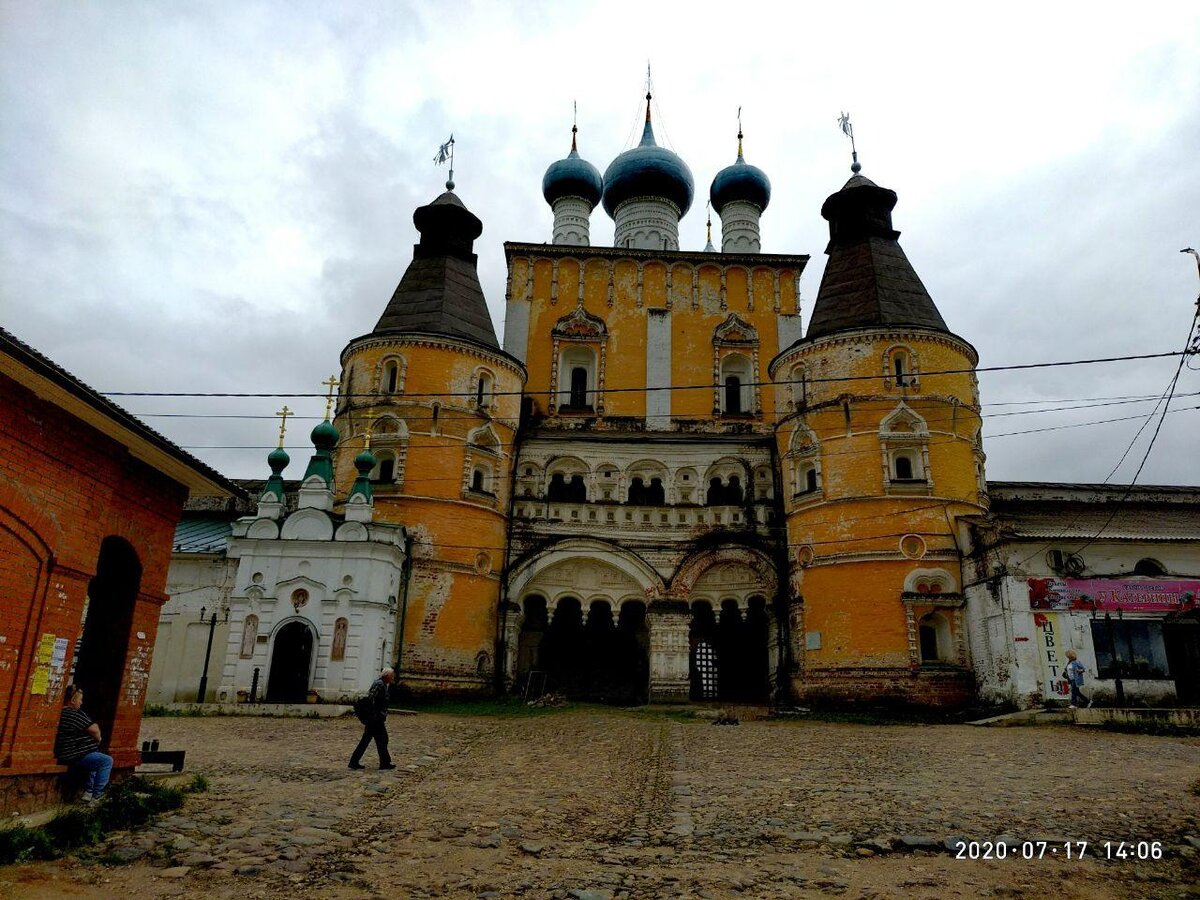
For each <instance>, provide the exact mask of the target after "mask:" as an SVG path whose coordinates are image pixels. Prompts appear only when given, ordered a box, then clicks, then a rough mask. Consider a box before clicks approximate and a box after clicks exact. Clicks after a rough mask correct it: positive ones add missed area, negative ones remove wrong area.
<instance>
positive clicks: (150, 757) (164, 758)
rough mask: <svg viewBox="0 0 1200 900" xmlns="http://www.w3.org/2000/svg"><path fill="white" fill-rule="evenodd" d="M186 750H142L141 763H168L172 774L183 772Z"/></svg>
mask: <svg viewBox="0 0 1200 900" xmlns="http://www.w3.org/2000/svg"><path fill="white" fill-rule="evenodd" d="M186 753H187V751H186V750H143V751H142V762H143V763H170V765H171V771H172V772H182V771H183V757H184V755H185V754H186Z"/></svg>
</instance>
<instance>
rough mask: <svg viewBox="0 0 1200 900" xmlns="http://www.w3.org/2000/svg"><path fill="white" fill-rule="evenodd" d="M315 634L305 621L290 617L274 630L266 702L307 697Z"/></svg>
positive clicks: (301, 700)
mask: <svg viewBox="0 0 1200 900" xmlns="http://www.w3.org/2000/svg"><path fill="white" fill-rule="evenodd" d="M314 643H315V641H314V635H313V632H312V628H311V627H310V626H309V624H308V622H306V621H304V620H303V619H292V620H291V621H290V622H285V623H284V624H283V625H281V626H280V627H279V630H278V631H277V632H276V633H275V644H274V647H273V648H272V650H271V670H270V674H269V675H268V676H267V702H268V703H303V702H305V700H306V699H307V698H308V685H309V683H310V676H311V672H312V653H313V644H314Z"/></svg>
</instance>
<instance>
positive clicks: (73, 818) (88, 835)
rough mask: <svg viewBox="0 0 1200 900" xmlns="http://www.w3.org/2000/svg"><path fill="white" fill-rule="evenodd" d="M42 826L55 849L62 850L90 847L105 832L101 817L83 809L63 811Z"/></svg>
mask: <svg viewBox="0 0 1200 900" xmlns="http://www.w3.org/2000/svg"><path fill="white" fill-rule="evenodd" d="M42 828H43V830H44V831H45V832H46V836H47V837H48V838H49V839H50V842H51V843H52V844H53V845H54V847H55V849H57V850H60V851H66V850H74V849H76V848H77V847H88V846H90V845H92V844H94V843H96V841H98V840H100V838H101V837H102V836H103V834H104V829H103V828H102V827H101V826H100V821H99V819H97V817H96V816H94V815H92V814H91V813H90V812H89V811H87V810H83V809H68V810H66V811H65V812H61V813H59V814H58V815H57V816H55V817H54V818H53V819H51V820H50V821H49V822H47V823H46V824H45V825H44V826H42Z"/></svg>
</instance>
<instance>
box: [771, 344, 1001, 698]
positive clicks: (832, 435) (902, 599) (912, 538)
mask: <svg viewBox="0 0 1200 900" xmlns="http://www.w3.org/2000/svg"><path fill="white" fill-rule="evenodd" d="M896 354H901V355H903V359H904V365H905V370H906V371H905V374H904V375H903V376H901V378H900V379H899V380H898V379H897V376H896V372H895V367H894V362H895V356H896ZM975 363H976V355H975V352H974V350H973V349H972V348H971V347H970V345H969V344H966V343H965V342H964V341H961V340H960V339H958V338H955V337H953V336H952V335H947V334H943V333H939V332H933V331H928V330H924V329H912V330H893V329H888V330H883V329H865V330H856V331H852V332H846V333H841V334H838V335H832V336H829V337H826V338H822V339H818V340H816V341H814V342H812V343H801V344H799V345H797V346H796V347H795V348H793V349H792V350H791V351H789V352H786V353H785V354H783V355H782V356H781V357H780V358H779V359H777V360H776V361H775V362H774V363H773V364H772V373H773V377H774V379H775V382H776V395H777V402H778V404H779V406H780V408H781V410H783V411H785V413H786V414H785V415H784V417H783V418H782V419H781V421H780V422H779V425H778V428H777V432H776V433H777V440H778V452H779V458H780V461H781V469H782V472H781V476H782V480H783V484H784V509H785V515H786V521H787V540H788V558H789V561H790V564H791V585H792V591H793V602H794V604H795V608H794V610H793V616H792V620H793V628H794V631H795V633H794V634H793V650H794V660H795V663H794V677H793V685H794V689H795V691H796V693H797V695H798V697H799V698H801V699H802V700H804V699H808V700H819V699H828V700H847V699H857V700H866V701H870V700H872V699H890V700H900V701H909V702H915V703H933V704H956V703H961V702H965V701H966V699H967V698H968V697H969V695H970V690H971V682H970V660H969V658H968V657H967V651H966V634H965V623H964V621H963V618H962V599H961V590H962V573H961V569H960V564H959V559H960V554H959V550H958V547H957V545H956V533H957V529H958V521H957V520H958V519H959V518H960V517H962V516H970V515H976V514H980V513H982V512H984V511H985V510H986V503H987V498H986V494H985V490H986V487H985V483H984V480H983V454H982V451H981V450H980V449H979V446H980V445H979V443H978V436H979V429H980V425H981V420H980V416H979V399H978V389H977V381H976V378H975V374H974V371H973V368H974V365H975ZM938 373H946V374H938ZM897 454H899V455H906V456H908V457H909V459H910V463H911V465H912V466H913V469H914V471H913V473H912V474H913V475H914V476H915V477H913V478H909V479H900V478H898V477H896V469H895V456H896V455H897ZM810 465H813V466H816V467H817V471H818V478H817V481H818V484H817V489H816V490H815V491H809V490H806V487H807V483H806V479H805V474H804V470H805V468H806V467H807V466H810ZM926 616H932V617H934V619H933V620H931V622H935V621H937V620H939V619H940V620H942V621H944V623H945V628H944V629H943V631H942V632H941V635H940V637H939V641H940V643H939V654H940V657H939V659H938V660H937V661H936V662H935V661H933V660H928V659H926V660H923V659H922V655H921V644H920V633H919V632H920V624H921V621H922V619H923V618H924V617H926ZM931 627H932V625H931Z"/></svg>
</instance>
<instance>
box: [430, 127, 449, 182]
mask: <svg viewBox="0 0 1200 900" xmlns="http://www.w3.org/2000/svg"><path fill="white" fill-rule="evenodd" d="M433 162H434V165H438V166H440V165H442V164H443V163H447V162H448V163H450V177H449V178H447V179H446V190H448V191H452V190H454V135H453V134H451V135H450V140H448V141H446V143H444V144H442V145H441V146H440V147H438V152H437V156H435V157H434V158H433Z"/></svg>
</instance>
